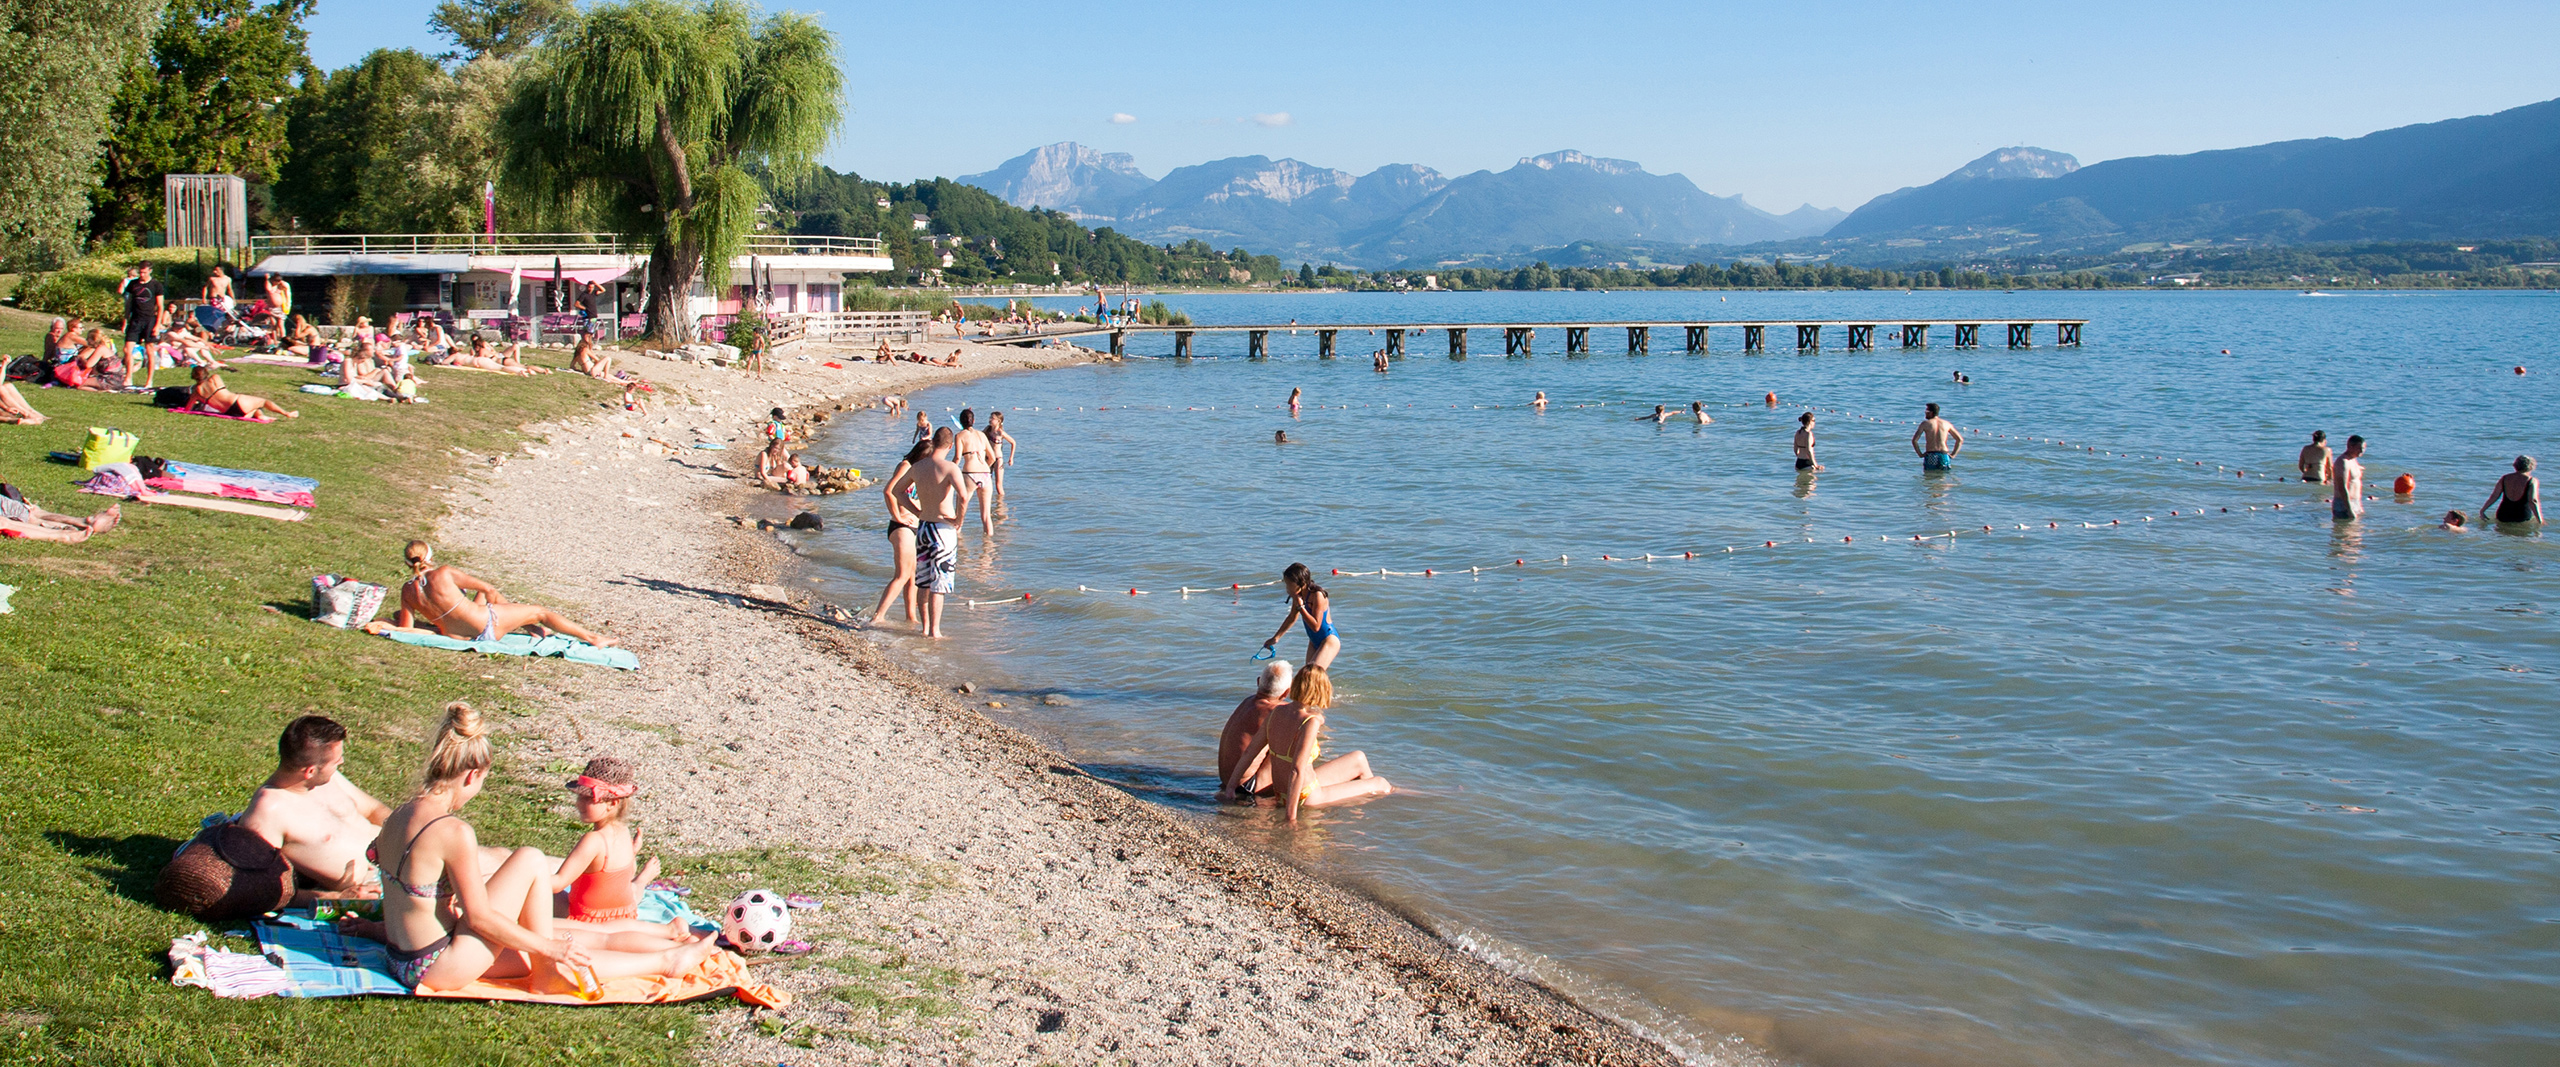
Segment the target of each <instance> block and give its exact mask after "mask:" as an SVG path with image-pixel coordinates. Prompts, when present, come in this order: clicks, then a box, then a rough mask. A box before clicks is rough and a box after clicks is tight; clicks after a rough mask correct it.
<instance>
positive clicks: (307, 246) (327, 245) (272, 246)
mask: <svg viewBox="0 0 2560 1067" xmlns="http://www.w3.org/2000/svg"><path fill="white" fill-rule="evenodd" d="M419 253H441V254H444V255H474V256H645V255H648V254H649V245H648V243H647V242H644V241H633V240H630V239H629V238H626V237H623V236H622V235H620V234H611V233H501V234H497V235H494V236H492V235H489V234H479V233H346V234H309V235H292V236H288V235H278V234H268V235H261V236H256V237H251V238H249V254H250V257H251V258H253V259H254V258H263V257H266V256H272V255H280V254H324V255H365V254H377V255H415V254H419ZM739 254H741V255H753V256H885V255H887V254H888V252H887V251H886V250H884V249H883V248H882V246H881V243H880V242H879V241H878V240H875V239H873V238H869V237H803V236H798V235H793V234H778V233H756V234H748V235H747V239H746V245H745V247H743V248H741V249H739Z"/></svg>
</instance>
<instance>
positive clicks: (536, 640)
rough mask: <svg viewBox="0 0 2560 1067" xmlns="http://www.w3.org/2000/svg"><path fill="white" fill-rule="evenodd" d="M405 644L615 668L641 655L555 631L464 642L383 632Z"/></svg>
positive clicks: (634, 663)
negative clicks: (598, 646)
mask: <svg viewBox="0 0 2560 1067" xmlns="http://www.w3.org/2000/svg"><path fill="white" fill-rule="evenodd" d="M382 636H384V637H388V638H390V639H392V640H394V641H398V642H400V643H401V644H404V645H418V646H421V647H424V648H441V649H446V650H449V651H454V652H462V651H471V652H486V653H488V654H490V655H493V656H558V657H560V658H561V659H565V660H568V661H569V662H571V663H592V664H595V665H596V666H599V667H611V668H614V669H615V670H623V671H636V670H639V669H640V657H638V656H635V655H632V654H631V650H630V649H627V648H597V647H596V646H594V645H590V644H588V643H586V642H584V641H580V640H577V639H575V638H570V637H562V636H561V635H559V634H553V635H551V636H549V637H535V636H533V635H531V634H508V635H506V636H504V637H501V638H499V639H497V640H495V641H465V640H463V639H461V638H458V637H445V636H443V635H441V634H410V633H400V632H398V631H393V632H390V633H386V634H383V635H382Z"/></svg>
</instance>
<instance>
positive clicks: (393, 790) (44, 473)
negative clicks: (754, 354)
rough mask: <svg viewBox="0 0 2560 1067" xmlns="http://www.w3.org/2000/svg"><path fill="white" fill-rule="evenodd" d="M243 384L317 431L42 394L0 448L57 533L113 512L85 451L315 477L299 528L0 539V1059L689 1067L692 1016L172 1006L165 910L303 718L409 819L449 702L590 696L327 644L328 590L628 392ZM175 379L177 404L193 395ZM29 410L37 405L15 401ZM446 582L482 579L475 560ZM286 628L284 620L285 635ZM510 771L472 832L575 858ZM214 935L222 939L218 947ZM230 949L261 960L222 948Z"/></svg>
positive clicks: (33, 340)
mask: <svg viewBox="0 0 2560 1067" xmlns="http://www.w3.org/2000/svg"><path fill="white" fill-rule="evenodd" d="M42 322H43V320H42V319H40V318H38V317H36V316H32V315H26V314H23V313H19V312H15V311H0V352H5V353H12V354H21V353H27V352H32V351H35V350H37V347H38V337H39V334H38V330H39V329H40V328H41V324H42ZM226 377H227V379H228V380H229V381H230V382H231V383H232V385H233V386H234V387H235V388H237V389H240V390H242V391H244V392H249V393H253V394H258V395H264V396H270V397H274V398H276V399H278V400H279V401H280V402H282V403H283V404H284V405H285V406H287V407H292V408H298V409H299V410H300V411H301V412H302V414H303V417H302V418H301V419H299V420H293V421H279V422H277V423H275V424H272V425H258V424H253V423H245V422H232V421H226V420H221V419H209V418H193V417H187V416H181V415H174V414H171V413H168V412H165V411H160V410H157V409H154V408H152V407H151V406H150V405H149V398H148V397H145V396H138V395H113V394H101V393H76V392H72V391H69V390H63V389H24V391H25V393H26V395H27V397H28V398H29V400H31V401H32V402H33V403H34V404H35V405H36V407H37V408H38V409H40V410H42V411H43V412H44V413H45V414H46V415H48V416H50V417H51V419H52V421H50V422H47V423H46V424H44V425H43V426H39V427H18V426H5V425H0V481H7V482H10V483H14V484H16V485H17V486H19V487H20V488H21V490H22V491H24V492H25V493H26V494H27V495H28V496H29V497H32V498H33V499H35V500H36V501H38V502H39V503H41V504H43V505H45V506H47V507H49V508H51V509H53V510H56V511H62V512H67V513H70V514H75V515H85V514H88V513H90V512H93V511H97V510H101V509H103V508H104V507H105V506H106V505H107V504H108V503H109V501H108V500H107V499H106V498H104V497H95V496H87V495H83V494H79V493H75V492H73V491H72V485H71V483H72V482H73V481H74V479H75V477H76V476H77V475H79V473H80V472H79V470H78V468H76V467H70V466H64V465H61V464H57V463H53V462H50V461H48V460H47V459H46V458H45V453H46V452H48V451H53V450H77V449H78V448H79V447H80V444H81V442H82V441H83V440H84V438H85V437H86V434H87V428H88V427H91V426H115V427H120V428H123V429H126V430H130V431H133V432H135V433H138V434H140V435H141V437H142V448H141V452H142V453H143V454H145V455H153V456H160V457H164V458H174V459H184V460H193V461H196V462H201V463H208V464H214V465H218V466H225V467H240V468H248V469H253V470H271V471H279V472H283V473H288V474H296V475H302V476H305V477H311V478H317V479H319V481H320V489H319V492H318V494H317V498H318V503H319V507H318V508H316V509H315V510H314V511H313V512H312V513H311V516H310V519H309V521H306V522H294V523H287V522H278V521H274V520H271V519H264V518H257V517H252V516H246V515H230V514H223V513H218V512H205V511H193V510H186V509H180V508H168V507H153V506H151V505H145V504H127V505H125V519H124V523H123V525H122V526H121V527H120V528H118V529H116V530H113V531H110V532H108V533H105V534H102V535H99V536H97V537H94V538H92V539H90V540H89V541H88V542H86V543H83V544H78V545H56V544H42V543H37V542H32V541H24V540H10V541H0V584H7V585H13V586H17V587H19V589H20V592H18V593H17V594H16V595H15V597H14V599H13V604H14V607H15V613H14V614H10V615H0V679H4V680H5V684H6V686H7V697H6V698H5V699H0V735H5V736H6V737H7V738H8V739H9V746H8V747H9V748H10V749H11V750H12V751H13V752H15V753H16V755H15V756H14V757H12V758H9V759H6V760H0V1059H6V1060H8V1061H11V1062H21V1063H82V1064H207V1065H212V1064H221V1065H224V1067H238V1065H250V1064H309V1063H400V1064H559V1063H591V1062H592V1063H618V1064H619V1063H676V1062H683V1061H685V1060H687V1058H688V1057H687V1054H686V1048H687V1045H688V1044H689V1043H690V1041H691V1040H692V1037H693V1033H694V1025H693V1024H694V1017H695V1016H694V1012H695V1011H696V1010H735V1009H721V1008H706V1009H686V1008H553V1007H531V1008H528V1007H520V1006H509V1005H485V1004H468V1003H443V1002H411V1001H405V1000H398V999H384V998H372V999H349V1000H286V999H274V998H270V999H265V1000H252V1001H227V1000H217V999H215V998H214V997H213V996H211V995H210V994H208V993H206V992H205V991H204V990H201V989H177V988H173V987H171V986H170V985H169V984H168V982H167V980H166V974H167V972H168V969H169V967H168V962H167V960H166V957H165V953H166V951H167V949H168V944H169V939H170V938H172V937H175V936H178V935H181V934H185V933H187V932H190V931H192V930H195V929H197V928H199V926H200V924H198V923H197V922H196V921H195V920H193V919H190V918H188V917H186V916H183V915H178V914H175V913H171V912H164V911H162V910H160V909H159V908H158V907H157V906H156V905H154V904H153V903H152V900H151V885H152V881H153V879H154V878H156V877H157V875H158V874H159V870H160V867H161V866H162V864H163V863H165V862H166V861H167V859H168V857H169V855H170V853H171V851H172V850H173V849H175V848H176V847H177V846H178V844H179V843H180V842H182V841H183V840H185V839H186V838H187V837H188V836H189V835H191V834H192V833H193V832H194V830H195V827H196V824H197V822H198V820H199V819H201V818H202V817H203V816H205V815H207V814H210V813H213V812H217V811H238V810H239V809H240V808H241V806H242V805H243V804H244V803H246V800H247V797H248V794H249V791H250V790H251V788H253V787H254V786H255V785H256V784H257V783H258V782H259V781H260V780H261V779H263V778H264V777H265V775H266V773H267V772H268V770H270V769H271V767H272V765H273V763H274V759H275V755H274V753H275V737H276V733H277V732H278V731H279V730H280V729H282V727H283V725H284V723H285V722H286V720H288V719H290V718H292V717H293V716H295V715H298V714H302V713H305V712H324V713H326V714H328V715H330V716H332V717H335V718H337V719H338V720H339V721H341V722H343V723H345V724H346V725H347V728H348V731H349V733H350V737H349V744H348V752H347V764H346V773H347V774H348V775H349V776H350V777H352V778H353V779H354V780H355V781H356V782H357V783H358V784H360V785H362V786H364V787H365V788H367V789H368V790H371V791H372V792H373V793H374V794H375V795H377V796H380V797H382V798H383V799H384V800H385V801H386V802H388V803H392V804H397V803H399V802H401V801H402V800H403V799H405V798H406V797H407V796H408V795H409V792H410V791H411V790H412V789H413V788H414V787H415V785H416V778H417V771H418V767H419V766H420V764H421V761H422V759H423V746H422V739H423V737H424V735H425V733H426V731H427V730H428V729H429V728H430V727H431V726H432V724H433V721H434V719H435V716H436V715H437V714H438V713H439V711H440V709H441V708H442V706H443V704H444V703H445V702H446V701H448V700H454V699H465V700H470V701H472V702H473V703H474V704H475V705H476V706H479V707H481V708H482V709H483V710H484V711H488V712H490V713H491V714H492V716H493V717H494V718H504V717H505V716H508V715H511V714H527V713H529V711H530V709H529V708H528V707H526V706H525V705H524V703H523V702H521V701H517V700H513V699H511V698H510V697H509V696H508V695H507V690H508V688H509V687H510V685H511V684H518V683H532V684H550V685H564V684H568V685H573V684H574V683H575V680H576V678H577V677H578V676H580V675H582V674H584V673H585V672H591V671H596V670H602V669H603V668H595V667H582V666H577V665H572V664H566V663H560V662H556V661H549V660H521V659H505V658H499V657H485V658H484V657H479V656H469V655H457V654H454V653H448V652H436V651H430V650H425V649H417V648H410V647H407V646H402V645H396V644H393V643H390V642H387V641H382V640H380V639H377V638H372V637H367V636H364V635H361V634H357V633H353V632H350V631H342V630H333V629H329V628H326V627H322V626H318V625H315V624H313V623H311V622H309V621H307V620H306V619H305V618H304V617H303V616H304V613H305V612H306V611H307V608H308V605H309V602H310V598H311V581H310V580H311V577H312V576H313V575H315V574H322V573H336V574H352V575H354V576H357V577H361V578H364V579H366V580H369V581H375V582H381V583H384V584H392V583H393V582H394V581H395V580H396V579H398V578H400V577H404V576H405V571H404V570H403V569H402V568H401V567H400V565H399V552H400V546H401V544H402V543H403V542H405V541H407V540H408V539H409V538H411V537H416V536H422V535H423V534H424V533H425V532H426V531H427V529H428V528H429V524H430V523H431V522H432V521H433V520H434V518H435V517H436V516H437V515H438V514H439V513H440V512H441V510H442V509H443V507H444V503H443V494H441V493H439V492H437V491H435V490H433V489H432V488H430V486H431V485H432V484H451V479H452V477H453V476H454V475H455V473H456V471H457V464H458V463H459V462H460V457H457V456H456V455H454V454H453V453H452V452H451V451H449V450H448V449H447V446H449V445H459V446H462V447H465V448H470V449H474V450H477V451H479V452H481V453H483V454H487V453H489V452H493V451H499V450H503V449H507V448H511V447H513V444H514V440H515V438H514V436H513V434H512V432H511V428H512V427H515V426H518V425H521V424H523V423H526V422H532V421H539V420H541V419H544V418H549V417H555V416H559V415H563V414H569V413H573V412H577V411H582V410H584V411H591V410H594V408H593V405H594V404H595V403H596V402H598V401H599V400H601V399H603V398H605V397H606V396H607V395H608V393H609V390H608V389H606V388H605V387H604V386H602V385H599V384H597V383H594V382H590V381H588V380H586V379H584V378H574V377H571V376H569V375H567V374H559V375H551V376H547V377H542V378H533V379H524V378H510V377H501V376H498V375H483V374H470V373H461V372H445V373H441V374H435V373H432V372H431V373H430V375H429V385H428V389H427V395H428V396H430V397H431V398H433V403H431V404H429V405H426V406H412V405H392V404H381V403H363V402H358V401H350V400H339V399H336V398H334V397H322V396H307V395H302V394H298V393H295V392H294V389H295V387H296V386H298V385H300V384H302V383H304V382H307V381H311V380H312V378H311V377H310V376H309V375H308V374H306V373H305V372H303V371H300V370H296V369H290V368H282V367H263V366H257V365H253V364H251V365H242V366H241V367H240V368H239V369H237V370H235V371H232V372H228V373H227V374H226ZM170 380H171V381H177V380H181V379H176V378H172V379H170ZM22 388H24V387H23V386H22ZM446 555H447V556H448V557H449V558H452V559H454V560H455V561H456V562H463V563H468V561H469V558H470V555H469V552H468V550H467V546H455V547H454V548H452V549H448V550H446ZM267 605H274V606H275V607H277V608H278V609H280V612H271V611H268V610H266V606H267ZM538 770H539V768H530V767H522V766H513V765H510V763H509V761H508V759H507V756H506V755H505V754H504V752H503V749H502V750H501V755H500V757H499V773H498V774H497V776H495V777H494V778H493V779H492V782H493V786H492V788H491V789H490V790H489V792H487V793H485V794H483V796H482V798H481V799H480V800H478V801H477V802H475V803H474V804H473V806H472V808H471V809H470V810H471V815H472V819H473V821H474V823H475V824H477V825H478V826H479V827H480V828H481V832H482V836H483V839H484V840H489V841H496V842H504V843H507V844H530V845H535V846H539V847H542V848H543V849H545V850H546V851H549V852H551V853H552V854H554V855H558V854H561V853H562V852H564V851H565V850H566V848H567V845H568V844H569V842H570V841H571V840H572V839H573V837H574V835H575V831H576V830H577V829H578V828H577V827H576V826H574V825H573V824H570V823H568V822H566V821H564V820H563V819H562V818H560V817H559V816H556V815H553V814H551V813H550V811H549V810H548V809H549V807H550V805H551V804H553V803H555V802H556V801H557V800H558V799H559V796H560V793H559V789H558V784H557V781H556V778H557V776H556V775H554V776H552V777H553V779H554V780H553V781H551V782H550V783H549V784H548V786H547V787H544V788H537V787H536V786H535V785H534V783H533V778H532V775H533V774H534V773H535V772H536V771H538ZM221 932H222V931H220V930H216V931H215V933H217V934H219V933H221ZM222 940H223V941H224V942H225V944H226V945H227V947H231V948H235V949H243V948H250V947H251V946H249V945H247V944H245V943H243V942H241V941H239V940H237V939H222Z"/></svg>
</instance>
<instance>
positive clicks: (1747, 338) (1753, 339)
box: [1742, 326, 1769, 352]
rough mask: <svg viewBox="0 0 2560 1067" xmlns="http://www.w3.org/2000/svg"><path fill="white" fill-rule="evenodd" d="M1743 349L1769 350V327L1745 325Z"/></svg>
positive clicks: (1749, 350) (1748, 350)
mask: <svg viewBox="0 0 2560 1067" xmlns="http://www.w3.org/2000/svg"><path fill="white" fill-rule="evenodd" d="M1742 350H1743V351H1745V352H1766V351H1768V350H1769V328H1768V327H1766V326H1745V327H1743V328H1742Z"/></svg>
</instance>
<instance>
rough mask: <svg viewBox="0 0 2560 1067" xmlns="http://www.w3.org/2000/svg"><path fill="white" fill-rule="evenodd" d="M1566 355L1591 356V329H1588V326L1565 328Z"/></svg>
mask: <svg viewBox="0 0 2560 1067" xmlns="http://www.w3.org/2000/svg"><path fill="white" fill-rule="evenodd" d="M1564 354H1565V355H1568V356H1587V355H1590V354H1591V327H1588V326H1567V327H1565V328H1564Z"/></svg>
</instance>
